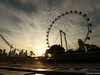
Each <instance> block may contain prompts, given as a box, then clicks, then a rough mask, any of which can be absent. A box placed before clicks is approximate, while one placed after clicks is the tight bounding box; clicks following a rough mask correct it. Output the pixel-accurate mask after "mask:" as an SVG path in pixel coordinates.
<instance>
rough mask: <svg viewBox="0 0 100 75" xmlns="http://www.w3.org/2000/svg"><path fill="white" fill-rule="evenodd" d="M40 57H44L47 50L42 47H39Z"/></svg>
mask: <svg viewBox="0 0 100 75" xmlns="http://www.w3.org/2000/svg"><path fill="white" fill-rule="evenodd" d="M37 49H38V55H39V56H40V55H42V54H43V53H45V48H43V47H42V46H40V47H38V48H37Z"/></svg>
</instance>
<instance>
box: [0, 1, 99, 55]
mask: <svg viewBox="0 0 100 75" xmlns="http://www.w3.org/2000/svg"><path fill="white" fill-rule="evenodd" d="M70 10H78V11H82V12H83V13H86V14H87V15H88V16H87V17H90V18H91V22H92V23H93V27H92V30H93V33H92V34H91V37H93V38H98V39H99V37H100V36H99V34H100V33H99V27H100V25H99V24H100V22H99V19H100V16H99V13H100V6H99V0H95V1H94V2H93V1H92V0H84V1H80V0H53V1H51V0H13V1H12V0H1V1H0V34H2V35H3V36H4V37H5V38H6V39H7V40H8V41H9V42H10V43H11V44H13V45H14V46H15V47H16V48H19V49H22V48H23V49H27V50H33V51H34V52H36V53H37V48H36V47H37V46H38V45H41V44H43V45H44V47H45V48H47V46H46V40H45V39H46V37H45V36H46V32H47V30H48V27H49V25H50V24H51V23H52V21H53V20H54V19H55V18H56V17H58V16H59V15H60V14H61V13H64V12H66V11H70ZM69 17H70V16H69ZM77 20H79V22H78V25H79V23H80V24H81V23H82V22H80V21H81V19H80V18H79V19H78V18H75V19H74V21H77ZM68 22H69V26H67V27H68V28H69V29H68V30H73V31H75V30H77V29H78V28H80V29H82V26H81V25H80V26H79V27H78V28H77V26H76V27H75V26H74V25H73V23H72V21H71V20H68ZM76 25H77V24H76ZM82 25H83V24H82ZM70 26H74V27H70ZM59 27H61V26H59ZM73 28H77V29H73ZM97 28H98V29H97ZM58 29H59V28H58ZM81 32H82V31H81ZM72 33H73V34H74V32H72ZM75 33H77V31H75ZM95 33H96V34H95ZM94 34H95V35H94ZM53 37H55V36H53ZM98 43H99V42H98Z"/></svg>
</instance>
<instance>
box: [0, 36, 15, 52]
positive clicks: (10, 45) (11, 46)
mask: <svg viewBox="0 0 100 75" xmlns="http://www.w3.org/2000/svg"><path fill="white" fill-rule="evenodd" d="M0 37H1V38H2V40H3V41H4V42H5V43H6V44H7V45H8V46H9V47H10V51H11V50H12V48H13V45H12V44H9V42H8V41H7V40H6V39H5V38H4V37H3V36H2V35H1V34H0Z"/></svg>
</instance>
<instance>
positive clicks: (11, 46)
mask: <svg viewBox="0 0 100 75" xmlns="http://www.w3.org/2000/svg"><path fill="white" fill-rule="evenodd" d="M0 37H1V38H2V40H3V41H4V42H5V43H6V44H7V45H8V46H9V47H10V52H11V50H12V48H13V49H15V50H17V51H22V50H20V49H17V48H15V47H13V45H12V44H10V43H9V42H8V41H7V40H6V39H5V38H4V37H3V36H2V35H1V34H0ZM30 55H31V56H32V55H35V54H34V53H33V52H32V51H30Z"/></svg>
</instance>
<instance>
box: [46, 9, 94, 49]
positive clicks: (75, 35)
mask: <svg viewBox="0 0 100 75" xmlns="http://www.w3.org/2000/svg"><path fill="white" fill-rule="evenodd" d="M91 26H92V24H91V23H90V19H89V18H88V17H87V15H86V14H83V13H82V12H81V11H80V12H78V11H76V10H75V11H69V12H65V13H62V14H61V15H59V16H58V17H57V18H55V19H54V20H53V21H52V23H51V24H50V25H49V28H48V30H47V35H46V41H47V45H48V48H50V47H51V46H52V45H54V44H60V40H62V39H60V40H59V37H58V36H59V33H61V32H63V34H66V35H63V36H65V37H66V38H67V43H70V46H72V43H74V44H75V45H76V43H77V40H78V39H82V41H83V42H84V43H85V42H86V41H87V39H88V40H90V37H89V34H90V33H92V30H91V29H90V27H91ZM59 31H60V32H59ZM76 46H77V45H76ZM76 46H75V47H76Z"/></svg>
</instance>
